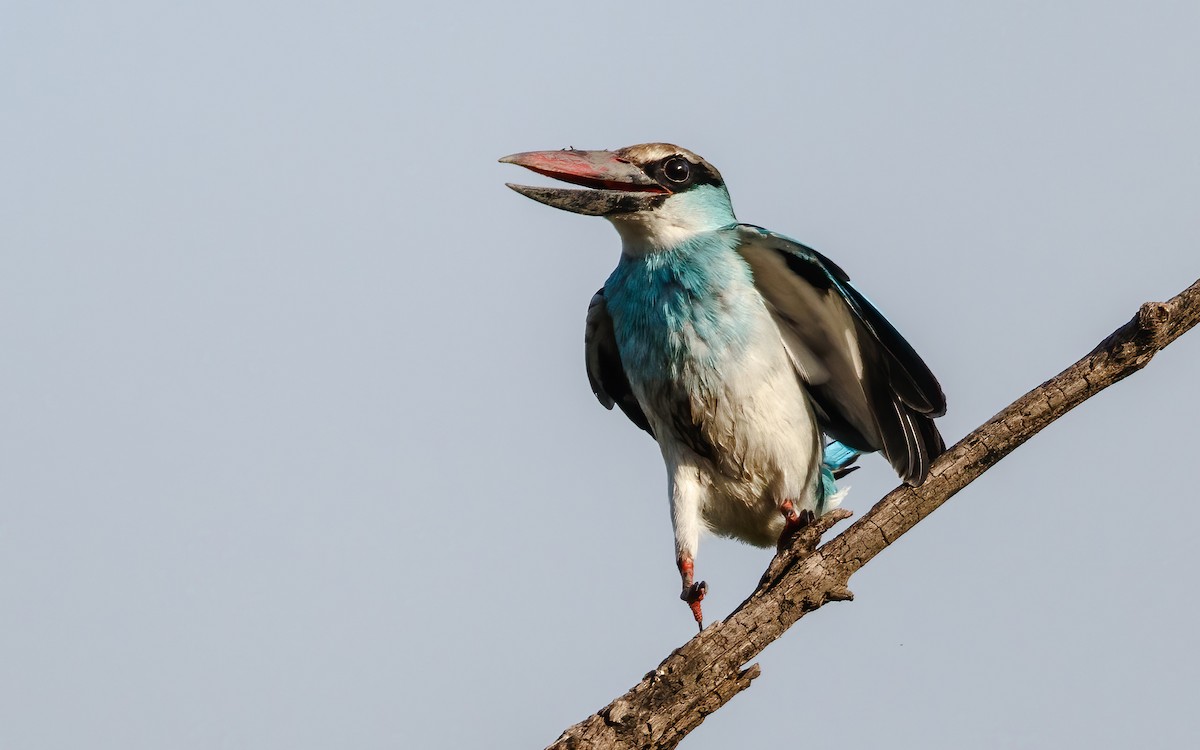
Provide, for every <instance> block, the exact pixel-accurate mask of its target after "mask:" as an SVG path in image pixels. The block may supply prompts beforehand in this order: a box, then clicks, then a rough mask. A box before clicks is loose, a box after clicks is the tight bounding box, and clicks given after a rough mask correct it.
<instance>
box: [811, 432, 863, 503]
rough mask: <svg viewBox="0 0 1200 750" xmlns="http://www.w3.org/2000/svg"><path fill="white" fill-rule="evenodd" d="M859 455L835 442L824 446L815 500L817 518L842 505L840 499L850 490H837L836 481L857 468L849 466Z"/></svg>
mask: <svg viewBox="0 0 1200 750" xmlns="http://www.w3.org/2000/svg"><path fill="white" fill-rule="evenodd" d="M859 455H861V454H860V453H859V452H858V451H856V450H854V449H853V448H851V447H850V446H848V445H846V444H844V443H839V442H838V441H836V440H832V441H830V442H829V443H828V444H826V446H825V454H824V456H823V457H822V458H821V469H820V471H821V485H820V487H819V489H818V494H819V497H818V498H817V515H818V516H822V515H824V514H826V513H828V512H829V511H831V510H833V509H834V508H836V507H838V506H839V505H841V504H842V498H844V497H845V496H846V493H847V492H849V490H850V488H849V487H844V488H842V489H840V490H839V489H838V488H837V481H836V480H838V479H841V478H842V477H844V476H846V475H847V474H849V473H850V472H852V471H854V470H856V469H857V468H858V467H857V466H851V465H850V464H852V463H854V462H855V461H857V460H858V457H859Z"/></svg>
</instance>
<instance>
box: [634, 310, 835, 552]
mask: <svg viewBox="0 0 1200 750" xmlns="http://www.w3.org/2000/svg"><path fill="white" fill-rule="evenodd" d="M765 323H766V324H767V325H764V326H762V327H761V328H760V330H759V335H757V336H755V337H754V341H753V343H752V344H751V346H750V347H748V348H747V350H746V351H745V352H744V353H743V356H740V357H738V358H736V359H731V360H729V361H725V362H722V363H720V364H719V365H718V366H715V367H712V366H710V367H707V368H705V371H703V372H701V371H700V370H699V369H696V370H695V371H693V372H690V373H686V374H687V375H688V377H685V378H683V379H682V381H683V382H685V383H691V387H690V388H688V392H687V398H688V401H689V406H690V412H691V414H690V417H691V420H690V421H691V424H687V423H686V421H682V422H681V418H680V408H679V406H678V404H679V400H680V398H681V397H682V396H683V394H679V393H676V394H675V397H674V401H672V397H671V396H665V395H664V394H663V393H661V392H660V393H657V394H653V395H652V396H651V398H650V399H649V400H648V401H643V403H650V404H661V405H664V408H661V409H654V408H651V409H650V410H649V411H650V412H651V413H650V414H648V416H650V418H651V420H652V422H653V424H654V428H655V434H656V435H657V436H658V439H659V445H660V447H661V448H662V453H663V458H664V460H665V461H666V463H667V471H668V473H669V474H671V475H672V476H679V475H680V473H679V469H681V468H682V469H683V470H684V473H685V474H687V475H688V476H690V477H692V478H693V480H692V481H695V482H696V483H698V485H699V486H698V487H697V488H696V489H697V490H698V495H699V497H698V498H697V499H698V501H699V508H698V510H699V516H700V521H701V522H702V523H703V524H704V526H706V527H707V528H708V529H709V530H710V531H712V532H714V533H716V534H719V535H721V536H729V537H734V538H737V539H740V540H742V541H745V542H747V543H749V544H754V545H757V546H770V545H772V544H774V543H775V542H776V540H777V539H778V538H779V534H780V532H781V531H782V528H783V517H782V515H781V514H780V512H779V505H780V503H782V502H783V501H784V500H791V501H792V502H793V503H794V505H795V507H796V509H797V510H803V509H806V508H807V509H815V507H816V495H815V488H816V470H817V465H818V463H819V461H820V455H821V452H820V451H821V446H820V433H819V431H818V428H817V426H816V420H815V418H814V416H813V411H812V406H811V404H810V403H809V401H808V397H807V396H806V395H805V393H804V391H803V390H802V388H801V386H800V384H799V381H798V380H797V376H796V373H795V370H794V369H793V367H792V363H791V361H790V359H789V358H788V355H787V352H786V351H785V349H784V347H783V344H782V342H781V341H779V336H778V332H777V331H776V329H775V327H774V324H773V323H772V322H771V321H769V320H767V321H765ZM694 367H696V368H700V367H702V365H694ZM648 395H649V394H648ZM653 396H658V398H654V397H653ZM672 404H674V406H672ZM660 412H661V413H660Z"/></svg>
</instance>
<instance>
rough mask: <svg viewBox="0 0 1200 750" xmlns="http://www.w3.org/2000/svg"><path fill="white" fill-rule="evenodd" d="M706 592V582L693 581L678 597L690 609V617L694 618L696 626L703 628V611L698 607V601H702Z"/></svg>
mask: <svg viewBox="0 0 1200 750" xmlns="http://www.w3.org/2000/svg"><path fill="white" fill-rule="evenodd" d="M707 593H708V584H707V583H705V582H704V581H701V582H700V583H693V584H692V585H691V586H688V587H687V588H685V589H684V590H683V593H682V594H680V595H679V598H680V599H682V600H684V601H685V602H687V605H688V609H690V610H692V617H695V618H696V626H697V627H699V628H700V629H701V630H704V612H703V611H702V610H701V609H700V602H702V601H704V595H705V594H707Z"/></svg>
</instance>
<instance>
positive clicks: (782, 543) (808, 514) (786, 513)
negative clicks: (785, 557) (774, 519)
mask: <svg viewBox="0 0 1200 750" xmlns="http://www.w3.org/2000/svg"><path fill="white" fill-rule="evenodd" d="M779 512H780V513H782V514H783V533H782V534H780V535H779V544H778V545H777V546H778V549H779V551H780V552H782V551H783V550H785V549H787V548H788V547H789V546H790V545H791V543H792V540H793V539H795V538H796V535H797V534H799V533H800V532H801V531H803V530H804V528H805V527H806V526H808V525H809V524H810V523H812V522H813V521H815V520H817V514H816V513H813V512H812V511H811V510H808V509H805V510H802V511H799V512H797V511H796V506H795V505H794V504H793V503H792V501H791V500H784V501H783V502H782V503H780V504H779Z"/></svg>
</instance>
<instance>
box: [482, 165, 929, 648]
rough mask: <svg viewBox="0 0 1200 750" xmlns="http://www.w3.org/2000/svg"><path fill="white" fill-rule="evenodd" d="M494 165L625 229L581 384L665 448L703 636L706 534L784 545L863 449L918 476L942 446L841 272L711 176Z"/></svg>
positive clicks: (886, 328) (595, 316) (658, 168)
mask: <svg viewBox="0 0 1200 750" xmlns="http://www.w3.org/2000/svg"><path fill="white" fill-rule="evenodd" d="M500 161H502V162H505V163H509V164H517V165H519V166H522V167H526V168H528V169H531V170H533V171H534V172H537V173H539V174H542V175H546V176H549V177H552V178H555V179H558V180H561V181H563V182H567V183H571V184H574V185H579V186H582V188H583V189H570V188H559V187H531V186H527V185H513V184H509V187H511V188H512V189H513V190H516V191H517V192H518V193H520V194H522V195H524V196H527V197H529V198H532V199H533V200H535V201H538V202H540V203H544V204H546V205H548V206H553V207H555V208H560V209H563V210H566V211H571V212H574V213H578V214H586V215H589V216H603V217H604V218H606V219H608V220H609V221H610V222H612V224H613V226H614V227H616V230H617V233H618V234H619V235H620V236H621V259H620V261H619V262H618V263H617V267H616V269H615V270H614V271H613V272H612V275H610V276H609V277H608V280H607V281H605V282H604V287H603V288H602V289H601V290H600V291H598V292H597V293H596V294H595V296H593V297H592V300H591V304H590V305H589V306H588V313H587V325H586V333H585V352H586V363H587V374H588V379H589V381H590V382H591V386H592V390H593V391H594V392H595V394H596V397H597V398H598V399H599V400H600V403H601V404H603V405H604V406H605V407H607V408H609V409H611V408H612V407H613V406H614V405H615V406H618V407H620V409H621V411H623V412H624V413H625V415H626V416H628V417H629V419H630V420H631V421H632V422H633V423H634V424H635V425H637V426H638V427H640V428H641V429H643V430H645V431H646V432H648V433H650V435H651V436H653V437H654V439H655V440H656V441H657V442H658V446H659V449H660V450H661V451H662V456H663V461H664V462H665V463H666V468H667V483H668V490H667V492H668V495H669V499H670V504H671V523H672V526H673V528H674V531H675V559H676V564H677V566H678V568H679V574H680V577H681V579H682V584H683V591H682V593H681V595H680V598H681V599H683V600H684V601H685V602H686V603H687V604H688V606H689V607H690V609H691V611H692V615H693V616H694V617H695V619H696V623H697V625H699V626H700V628H701V629H703V626H704V625H703V623H704V619H703V613H702V610H701V601H702V600H703V599H704V595H705V593H706V592H707V591H708V586H707V584H706V583H705V582H704V581H699V582H696V581H695V560H696V552H697V547H698V544H699V539H700V535H701V533H702V532H703V531H709V532H712V533H715V534H718V535H721V536H727V537H732V538H735V539H740V540H741V541H744V542H747V543H749V544H753V545H756V546H763V547H766V546H770V545H772V544H776V543H778V544H779V545H780V546H781V547H782V546H783V545H784V544H786V543H787V542H788V541H789V540H790V539H791V538H792V536H793V535H794V534H795V533H796V532H797V531H799V530H800V529H801V528H803V527H804V526H805V525H806V524H807V523H810V522H811V521H812V519H814V518H816V517H818V516H820V515H821V514H822V513H824V512H826V511H828V510H829V509H831V508H832V507H834V506H835V505H836V504H837V503H838V502H840V499H841V494H842V493H841V492H838V491H837V489H836V485H835V484H834V479H835V477H836V476H840V475H841V474H842V473H843V472H846V471H848V468H847V464H849V463H850V462H852V461H853V460H854V459H855V458H856V457H857V455H858V454H859V453H869V452H875V451H878V452H880V453H882V454H883V456H884V457H885V458H886V459H887V460H888V461H889V462H890V463H891V465H892V467H893V468H894V469H895V470H896V472H897V473H898V474H899V475H900V478H901V479H903V480H904V481H905V482H907V483H908V484H911V485H916V484H919V483H921V482H923V481H924V480H925V478H926V476H927V475H928V473H929V466H930V463H931V462H932V461H933V459H935V458H936V457H937V456H938V455H939V454H940V453H942V452H943V451H944V450H945V444H944V443H943V441H942V436H941V435H940V434H939V433H938V429H937V427H936V425H935V424H934V421H933V420H934V418H935V417H940V416H942V415H943V414H944V413H945V412H946V398H945V395H944V394H943V393H942V388H941V386H940V385H939V384H938V381H937V379H936V378H935V377H934V376H933V374H932V373H931V372H930V370H929V368H928V367H927V366H926V364H925V362H924V361H922V359H921V357H920V356H918V355H917V353H916V351H914V350H913V348H912V346H911V345H909V343H908V342H907V341H905V340H904V338H903V337H902V336H901V335H900V334H899V333H898V332H897V331H896V329H895V327H893V326H892V324H891V323H889V322H888V321H887V319H886V318H885V317H884V316H883V314H882V313H880V312H879V310H878V309H876V307H875V306H874V305H873V304H871V302H870V301H869V300H867V298H866V297H864V296H863V295H862V294H861V293H860V292H859V291H858V290H857V289H855V288H854V286H852V285H851V284H850V277H849V276H847V275H846V273H845V272H844V271H843V270H842V269H841V268H839V267H838V266H837V265H835V264H834V263H833V262H832V261H830V260H829V259H828V258H826V257H825V256H823V255H821V254H820V253H818V252H817V251H815V250H813V249H812V248H809V247H806V246H804V245H802V244H800V243H799V242H796V241H795V240H792V239H789V238H787V237H785V236H783V235H781V234H776V233H775V232H771V231H768V230H766V229H763V228H761V227H757V226H753V225H750V224H741V223H738V221H737V219H736V218H735V217H734V214H733V205H732V203H731V202H730V200H729V192H728V191H727V190H726V189H725V183H724V180H722V178H721V174H720V173H719V172H718V171H717V170H716V168H715V167H713V166H712V165H711V164H709V163H708V162H707V161H705V160H704V159H702V158H701V157H699V156H697V155H696V154H694V153H692V152H691V151H688V150H687V149H684V148H680V147H679V146H674V145H671V144H669V143H646V144H641V145H637V146H629V147H627V148H622V149H619V150H617V151H578V150H574V149H565V150H561V151H532V152H525V153H520V154H513V155H511V156H506V157H504V158H503V159H501V160H500ZM827 441H828V442H827Z"/></svg>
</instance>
